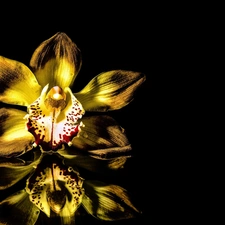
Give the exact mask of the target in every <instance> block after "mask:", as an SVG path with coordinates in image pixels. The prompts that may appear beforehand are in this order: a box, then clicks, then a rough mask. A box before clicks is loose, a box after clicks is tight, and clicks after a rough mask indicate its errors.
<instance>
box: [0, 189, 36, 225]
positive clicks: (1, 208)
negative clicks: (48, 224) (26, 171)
mask: <svg viewBox="0 0 225 225" xmlns="http://www.w3.org/2000/svg"><path fill="white" fill-rule="evenodd" d="M0 212H1V216H0V224H2V225H15V224H16V225H34V224H35V222H36V221H37V219H38V216H39V212H40V210H39V209H38V208H37V207H36V206H35V205H33V204H32V203H31V202H30V200H29V196H28V194H27V193H26V192H25V191H24V190H21V191H19V192H16V193H15V194H13V195H11V196H9V197H8V198H6V199H5V200H4V201H2V202H1V203H0Z"/></svg>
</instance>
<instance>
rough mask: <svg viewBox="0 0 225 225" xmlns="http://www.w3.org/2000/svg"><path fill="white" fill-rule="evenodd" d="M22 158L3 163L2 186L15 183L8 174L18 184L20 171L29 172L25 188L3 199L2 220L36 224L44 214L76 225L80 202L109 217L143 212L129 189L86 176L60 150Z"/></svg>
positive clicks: (102, 217) (96, 214) (93, 212)
mask: <svg viewBox="0 0 225 225" xmlns="http://www.w3.org/2000/svg"><path fill="white" fill-rule="evenodd" d="M87 157H89V156H87ZM19 160H20V159H19V158H7V159H4V162H1V163H0V171H1V175H0V176H1V181H0V188H2V189H4V188H7V187H9V186H11V185H12V182H11V180H10V179H9V176H8V175H7V174H11V178H14V179H12V181H13V182H14V184H15V180H16V176H18V175H19V173H22V174H23V175H20V176H24V177H25V176H27V175H28V176H27V180H26V187H25V188H23V189H20V190H17V191H16V192H15V193H13V194H11V195H8V196H7V197H6V198H5V199H3V200H2V201H1V202H0V212H1V215H0V224H3V225H6V224H7V225H15V224H17V225H34V224H36V223H37V221H38V220H40V219H41V217H39V216H40V215H42V214H44V215H46V216H45V217H46V219H48V220H49V221H50V222H51V221H52V223H51V224H53V223H54V222H53V221H56V220H58V221H59V224H67V225H72V224H75V218H76V215H77V214H76V213H77V210H78V209H79V207H80V206H82V207H83V208H84V209H85V210H86V212H87V213H88V214H90V215H92V216H93V217H95V218H98V219H100V220H105V221H115V220H123V219H130V218H133V217H135V216H136V215H138V214H139V213H140V211H139V210H138V209H137V208H136V207H135V206H134V204H133V203H132V199H131V195H130V193H129V192H128V191H127V190H126V189H124V188H122V187H121V186H118V185H115V184H107V183H104V182H101V181H97V180H85V179H84V178H82V177H81V176H80V174H79V172H78V168H77V167H76V165H74V164H73V166H68V165H66V161H65V160H64V157H62V156H61V155H60V154H58V153H57V152H51V153H49V152H42V153H41V154H40V151H39V153H38V152H36V153H35V157H34V160H33V162H31V163H30V164H28V165H24V164H23V162H22V160H21V161H19ZM13 172H15V173H16V174H15V175H13ZM5 178H7V179H6V181H4V179H5ZM45 217H42V218H45ZM49 221H48V222H49ZM41 224H43V221H42V222H41ZM54 224H55V223H54Z"/></svg>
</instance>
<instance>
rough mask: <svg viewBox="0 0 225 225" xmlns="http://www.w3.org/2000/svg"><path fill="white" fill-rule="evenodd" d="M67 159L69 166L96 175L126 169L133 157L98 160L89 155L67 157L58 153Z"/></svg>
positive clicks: (65, 160) (66, 162) (60, 152)
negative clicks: (129, 159)
mask: <svg viewBox="0 0 225 225" xmlns="http://www.w3.org/2000/svg"><path fill="white" fill-rule="evenodd" d="M58 152H59V154H61V155H62V156H63V157H64V158H65V159H64V162H65V164H66V165H67V166H72V167H74V166H78V167H80V168H83V169H85V170H88V171H91V172H96V173H110V172H112V171H115V170H118V171H120V169H123V168H124V164H125V163H126V161H127V159H128V158H130V157H131V156H120V157H115V158H111V159H101V160H99V159H97V158H94V157H92V156H87V155H85V156H84V155H65V154H64V153H63V152H62V151H58Z"/></svg>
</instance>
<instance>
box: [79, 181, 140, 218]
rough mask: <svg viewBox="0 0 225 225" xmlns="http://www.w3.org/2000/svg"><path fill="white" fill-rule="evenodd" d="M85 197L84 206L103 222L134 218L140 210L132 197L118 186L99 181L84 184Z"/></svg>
mask: <svg viewBox="0 0 225 225" xmlns="http://www.w3.org/2000/svg"><path fill="white" fill-rule="evenodd" d="M83 186H84V188H85V195H84V197H83V201H82V205H83V207H84V208H85V209H86V211H87V212H88V213H90V214H91V215H92V216H94V217H97V218H98V219H102V220H108V221H113V220H121V219H129V218H134V217H135V216H137V215H138V213H140V212H139V210H138V209H137V208H136V207H135V206H134V205H133V204H132V202H131V196H130V195H129V193H128V192H127V191H126V190H125V189H124V188H122V187H120V186H118V185H107V184H105V183H103V182H99V181H85V182H84V185H83Z"/></svg>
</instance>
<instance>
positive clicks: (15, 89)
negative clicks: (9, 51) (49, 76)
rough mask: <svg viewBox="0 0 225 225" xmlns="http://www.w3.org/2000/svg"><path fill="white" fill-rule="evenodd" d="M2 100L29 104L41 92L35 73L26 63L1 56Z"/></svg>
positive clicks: (0, 92)
mask: <svg viewBox="0 0 225 225" xmlns="http://www.w3.org/2000/svg"><path fill="white" fill-rule="evenodd" d="M0 84H1V86H0V101H2V102H5V103H8V104H16V105H23V106H27V105H29V104H30V103H31V102H33V101H34V100H35V99H36V98H37V97H38V96H39V95H40V93H41V86H40V85H39V84H38V82H37V80H36V78H35V76H34V74H33V73H32V72H31V71H30V69H29V68H28V67H27V66H25V65H24V64H22V63H20V62H17V61H15V60H11V59H7V58H5V57H2V56H0Z"/></svg>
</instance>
